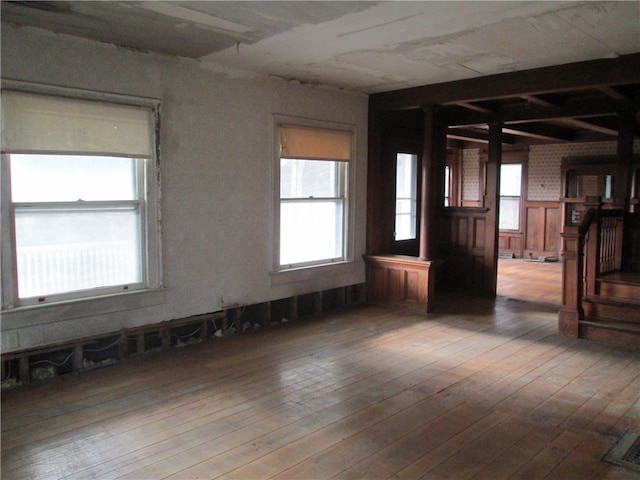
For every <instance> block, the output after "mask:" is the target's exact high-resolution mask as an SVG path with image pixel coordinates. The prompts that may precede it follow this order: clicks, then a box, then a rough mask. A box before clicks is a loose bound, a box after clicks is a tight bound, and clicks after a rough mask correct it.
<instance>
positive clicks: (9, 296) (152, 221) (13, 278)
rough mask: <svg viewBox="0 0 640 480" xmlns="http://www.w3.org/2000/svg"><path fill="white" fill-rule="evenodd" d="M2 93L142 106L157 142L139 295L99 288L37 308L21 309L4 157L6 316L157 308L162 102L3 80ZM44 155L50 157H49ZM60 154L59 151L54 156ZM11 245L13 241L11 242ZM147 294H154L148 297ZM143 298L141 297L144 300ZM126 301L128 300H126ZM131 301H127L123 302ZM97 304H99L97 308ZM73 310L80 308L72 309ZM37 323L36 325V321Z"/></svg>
mask: <svg viewBox="0 0 640 480" xmlns="http://www.w3.org/2000/svg"><path fill="white" fill-rule="evenodd" d="M2 89H7V90H14V91H21V92H25V93H33V94H45V95H53V96H59V97H68V98H72V99H81V100H93V101H102V102H107V103H111V104H121V105H124V106H140V107H146V108H149V109H150V110H151V111H152V114H153V118H152V122H153V126H152V129H150V131H149V135H150V137H151V139H152V140H153V151H152V156H151V157H150V158H148V159H146V161H145V162H144V166H145V168H144V172H143V174H144V179H143V180H142V181H143V184H144V191H145V202H144V205H143V206H142V207H141V209H140V214H141V216H142V217H143V218H144V228H145V231H144V232H143V237H144V238H143V246H142V252H141V253H142V256H143V265H142V267H143V269H144V272H143V278H144V284H143V285H142V286H141V288H139V289H137V290H119V291H118V292H117V293H116V292H114V290H113V289H110V288H105V289H96V290H95V291H94V290H89V291H85V292H82V293H80V294H74V293H71V294H68V295H67V294H62V295H55V296H51V297H52V301H50V302H46V303H37V304H31V305H30V304H21V303H20V302H19V299H18V295H17V271H16V268H17V267H16V265H15V255H14V249H15V222H14V213H13V205H12V202H11V199H10V198H8V195H9V192H10V177H9V169H8V155H6V154H5V153H4V152H3V154H2V159H1V160H2V161H1V173H0V180H1V185H0V188H1V190H2V193H1V195H2V202H1V203H2V212H1V217H2V220H1V224H0V231H2V232H4V233H3V241H2V249H1V252H0V254H1V256H2V313H3V317H4V316H5V315H7V316H8V317H10V318H12V319H14V318H20V319H23V320H24V319H27V318H28V315H33V314H36V317H37V318H45V319H48V318H49V317H51V316H52V315H53V316H55V315H56V314H55V312H66V313H69V312H68V309H69V306H71V309H74V308H80V310H81V311H84V312H85V315H86V311H89V310H90V309H87V304H91V303H92V302H93V304H95V305H100V308H99V310H101V311H105V312H109V311H123V310H129V309H132V308H139V307H143V306H147V305H150V304H158V303H162V302H163V301H164V294H162V295H160V296H158V295H157V294H156V293H154V292H158V291H160V290H162V289H163V280H162V254H161V252H162V238H161V208H160V199H161V182H160V167H159V161H158V152H159V114H160V101H159V100H158V99H153V98H146V97H134V96H127V95H121V94H110V93H105V92H92V91H87V90H80V89H70V88H64V87H58V86H53V85H43V84H35V83H30V82H21V81H14V80H3V81H2ZM45 153H46V152H45ZM51 153H59V152H51ZM7 240H9V241H7ZM145 292H147V293H150V294H151V297H150V296H149V295H144V294H145ZM140 294H143V295H140ZM123 296H124V297H123ZM125 297H126V298H128V300H125V301H124V302H123V301H121V300H120V299H121V298H125ZM96 302H97V303H96ZM73 305H76V306H77V305H80V307H74V306H73ZM37 318H34V319H33V321H36V322H38V320H37Z"/></svg>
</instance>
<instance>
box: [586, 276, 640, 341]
mask: <svg viewBox="0 0 640 480" xmlns="http://www.w3.org/2000/svg"><path fill="white" fill-rule="evenodd" d="M594 290H595V292H594V293H591V294H587V295H585V296H584V297H583V299H582V307H583V309H584V319H582V320H580V322H579V336H580V337H582V338H588V339H591V340H598V341H604V342H609V343H620V344H625V345H632V346H640V274H639V273H632V272H612V273H608V274H605V275H601V276H600V277H599V278H598V279H597V280H596V284H595V289H594Z"/></svg>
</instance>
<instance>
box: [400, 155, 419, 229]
mask: <svg viewBox="0 0 640 480" xmlns="http://www.w3.org/2000/svg"><path fill="white" fill-rule="evenodd" d="M417 167H418V156H417V155H415V154H410V153H398V154H396V223H395V239H396V240H408V239H412V238H416V197H417V194H416V192H417V188H418V182H417Z"/></svg>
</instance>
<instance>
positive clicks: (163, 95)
mask: <svg viewBox="0 0 640 480" xmlns="http://www.w3.org/2000/svg"><path fill="white" fill-rule="evenodd" d="M2 77H3V78H7V79H12V80H20V81H28V82H36V83H43V84H50V85H57V86H63V87H72V88H78V89H85V90H92V91H104V92H110V93H117V94H125V95H136V96H144V97H154V98H158V99H160V101H161V118H162V126H161V134H160V135H161V152H162V153H161V160H160V161H161V165H162V167H161V168H162V225H163V226H162V228H163V236H162V242H163V264H164V266H163V273H164V285H165V287H166V290H165V292H164V301H163V302H159V304H156V305H151V306H147V307H142V308H132V309H129V310H125V311H118V312H115V313H108V314H95V310H94V309H93V308H92V307H91V306H88V307H86V308H85V309H84V310H82V309H81V310H80V311H79V312H76V313H75V315H74V317H75V318H67V317H65V316H64V315H61V316H57V317H56V316H53V317H52V318H47V319H46V320H39V321H34V320H33V319H30V318H29V315H30V314H29V312H25V313H24V315H22V314H21V315H22V316H20V315H5V316H4V317H5V318H3V322H2V350H3V352H7V351H8V348H7V339H6V337H7V333H8V332H18V333H19V339H20V346H19V349H24V348H29V347H34V346H40V345H46V344H50V343H56V342H62V341H67V340H70V339H73V338H78V337H84V336H88V335H94V334H100V333H105V332H110V331H116V330H119V329H121V328H124V327H133V326H139V325H144V324H147V323H156V322H160V321H163V320H169V319H173V318H181V317H187V316H190V315H194V314H201V313H207V312H211V311H214V310H216V307H217V305H218V303H217V302H218V298H219V297H220V296H222V297H223V298H224V300H225V302H237V303H240V304H251V303H257V302H264V301H268V300H274V299H278V298H284V297H288V296H292V295H296V294H304V293H309V292H314V291H318V290H325V289H329V288H334V287H340V286H345V285H351V284H356V283H362V282H364V279H365V274H364V264H363V261H362V254H363V253H364V251H365V217H366V177H367V175H366V158H367V152H366V144H367V142H366V138H367V97H366V96H365V95H360V94H354V93H346V92H341V91H338V90H329V89H319V88H312V87H308V86H302V85H299V84H295V83H288V82H285V81H283V80H279V79H272V78H266V77H253V78H248V77H242V78H231V77H229V76H227V75H225V74H222V73H215V72H212V71H210V70H206V69H203V68H202V67H201V66H200V64H199V63H197V62H196V61H192V60H187V59H183V58H172V57H163V56H159V55H152V54H145V53H141V52H134V51H130V50H126V49H121V48H117V47H114V46H111V45H106V44H101V43H97V42H92V41H88V40H81V39H77V38H74V37H69V36H64V35H54V34H50V33H46V32H43V31H40V30H36V29H30V28H24V29H14V28H12V27H10V26H7V25H5V24H3V25H2ZM274 114H284V115H292V116H298V117H305V118H311V119H318V120H326V121H335V122H340V123H347V124H353V125H355V126H356V131H357V145H356V162H355V163H356V165H355V168H354V170H352V174H355V186H356V188H355V192H353V194H354V195H355V212H356V214H355V227H356V228H355V232H354V234H355V251H354V259H355V271H354V272H353V273H348V274H341V275H335V276H325V277H322V278H317V279H314V280H306V281H301V282H297V283H288V284H284V285H272V284H271V279H270V275H269V271H270V269H271V258H272V257H271V248H272V238H273V235H272V225H271V218H272V216H271V208H272V169H273V162H274V158H273V155H274V154H273V152H274V146H273V139H272V137H273V133H272V116H273V115H274ZM40 308H42V307H40ZM45 308H46V307H45ZM40 317H41V318H45V317H46V316H44V317H42V316H40Z"/></svg>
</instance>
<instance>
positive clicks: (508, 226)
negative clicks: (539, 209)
mask: <svg viewBox="0 0 640 480" xmlns="http://www.w3.org/2000/svg"><path fill="white" fill-rule="evenodd" d="M519 227H520V197H500V221H499V228H500V230H518V228H519Z"/></svg>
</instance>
